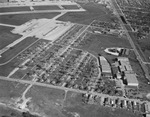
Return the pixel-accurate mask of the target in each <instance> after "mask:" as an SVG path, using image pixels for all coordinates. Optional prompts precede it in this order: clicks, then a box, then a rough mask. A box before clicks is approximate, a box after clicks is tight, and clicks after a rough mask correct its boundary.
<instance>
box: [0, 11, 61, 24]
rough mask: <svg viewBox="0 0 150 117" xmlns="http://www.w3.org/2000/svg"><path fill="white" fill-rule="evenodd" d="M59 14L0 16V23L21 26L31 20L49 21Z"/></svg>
mask: <svg viewBox="0 0 150 117" xmlns="http://www.w3.org/2000/svg"><path fill="white" fill-rule="evenodd" d="M58 14H60V13H57V12H55V13H32V14H17V15H2V16H0V23H5V24H13V25H21V24H23V23H25V22H27V21H29V20H32V19H40V18H48V19H51V18H53V17H55V16H57V15H58Z"/></svg>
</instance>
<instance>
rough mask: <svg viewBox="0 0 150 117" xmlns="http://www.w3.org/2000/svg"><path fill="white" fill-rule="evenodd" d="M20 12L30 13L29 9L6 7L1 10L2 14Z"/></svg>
mask: <svg viewBox="0 0 150 117" xmlns="http://www.w3.org/2000/svg"><path fill="white" fill-rule="evenodd" d="M19 11H30V8H29V7H4V8H0V12H19Z"/></svg>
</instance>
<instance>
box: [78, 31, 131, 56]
mask: <svg viewBox="0 0 150 117" xmlns="http://www.w3.org/2000/svg"><path fill="white" fill-rule="evenodd" d="M107 47H126V48H131V46H130V44H129V42H128V40H127V39H124V38H118V37H116V36H112V35H97V34H90V35H88V36H87V38H86V39H84V40H83V41H82V42H81V43H80V45H79V46H78V47H77V48H81V49H83V50H86V51H89V52H90V53H92V54H94V55H95V56H98V54H102V55H106V56H107V54H106V53H105V52H104V49H106V48H107ZM107 58H111V57H110V56H109V55H108V56H107Z"/></svg>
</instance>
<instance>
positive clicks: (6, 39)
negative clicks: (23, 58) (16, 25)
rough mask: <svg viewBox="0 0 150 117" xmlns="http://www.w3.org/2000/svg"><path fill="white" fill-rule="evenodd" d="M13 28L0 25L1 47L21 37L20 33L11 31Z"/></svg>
mask: <svg viewBox="0 0 150 117" xmlns="http://www.w3.org/2000/svg"><path fill="white" fill-rule="evenodd" d="M12 29H13V28H12V27H5V26H0V49H2V48H4V47H6V46H7V45H8V44H10V43H12V42H14V41H15V40H17V39H18V38H20V37H21V36H20V35H17V34H13V33H11V32H10V31H11V30H12Z"/></svg>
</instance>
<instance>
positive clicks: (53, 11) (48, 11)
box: [0, 9, 85, 15]
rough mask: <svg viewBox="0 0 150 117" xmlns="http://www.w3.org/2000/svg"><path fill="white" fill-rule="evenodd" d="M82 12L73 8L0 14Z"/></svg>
mask: <svg viewBox="0 0 150 117" xmlns="http://www.w3.org/2000/svg"><path fill="white" fill-rule="evenodd" d="M62 11H63V12H82V11H85V10H84V9H77V10H76V9H75V10H35V11H21V12H20V11H19V12H4V13H0V15H14V14H32V13H55V12H57V13H58V12H62Z"/></svg>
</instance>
